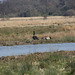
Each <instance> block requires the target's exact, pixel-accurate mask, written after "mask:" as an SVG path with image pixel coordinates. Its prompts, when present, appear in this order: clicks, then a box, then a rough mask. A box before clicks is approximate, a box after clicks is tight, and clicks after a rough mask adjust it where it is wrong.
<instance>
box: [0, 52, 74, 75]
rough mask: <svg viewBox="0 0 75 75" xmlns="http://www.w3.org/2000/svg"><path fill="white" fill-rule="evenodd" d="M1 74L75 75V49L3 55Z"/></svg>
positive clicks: (0, 59)
mask: <svg viewBox="0 0 75 75" xmlns="http://www.w3.org/2000/svg"><path fill="white" fill-rule="evenodd" d="M0 75H75V51H70V52H68V51H60V52H48V53H35V54H30V55H27V56H26V55H20V56H8V57H1V58H0Z"/></svg>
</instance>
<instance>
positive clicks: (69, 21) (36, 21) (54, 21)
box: [0, 16, 75, 27]
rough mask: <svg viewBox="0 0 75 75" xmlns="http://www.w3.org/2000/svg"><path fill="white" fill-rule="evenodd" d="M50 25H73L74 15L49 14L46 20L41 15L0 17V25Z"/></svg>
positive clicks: (74, 22)
mask: <svg viewBox="0 0 75 75" xmlns="http://www.w3.org/2000/svg"><path fill="white" fill-rule="evenodd" d="M50 25H75V17H74V16H72V17H69V16H67V17H64V16H50V17H48V18H47V19H46V20H44V19H43V17H25V18H24V17H22V18H20V17H18V18H16V17H14V18H10V19H7V20H4V21H3V20H2V18H0V27H27V26H50Z"/></svg>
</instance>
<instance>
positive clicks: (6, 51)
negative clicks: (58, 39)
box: [0, 43, 75, 57]
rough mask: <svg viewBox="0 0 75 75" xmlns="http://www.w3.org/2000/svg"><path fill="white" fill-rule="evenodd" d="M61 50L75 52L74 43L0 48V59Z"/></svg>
mask: <svg viewBox="0 0 75 75" xmlns="http://www.w3.org/2000/svg"><path fill="white" fill-rule="evenodd" d="M61 50H68V51H75V43H58V44H38V45H18V46H0V57H1V56H12V55H24V54H25V55H27V54H30V53H35V52H52V51H61Z"/></svg>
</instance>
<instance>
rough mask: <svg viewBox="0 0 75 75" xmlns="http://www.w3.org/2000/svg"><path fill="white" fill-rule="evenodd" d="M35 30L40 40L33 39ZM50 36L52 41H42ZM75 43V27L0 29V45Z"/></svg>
mask: <svg viewBox="0 0 75 75" xmlns="http://www.w3.org/2000/svg"><path fill="white" fill-rule="evenodd" d="M33 30H35V32H36V36H37V37H38V38H39V40H36V41H34V40H33V39H32V34H33ZM45 36H49V37H51V38H52V39H50V40H42V39H41V38H42V37H45ZM59 42H75V26H71V25H68V26H67V25H57V26H55V25H51V26H33V27H4V28H0V45H4V46H5V45H8V46H9V45H23V44H38V43H59Z"/></svg>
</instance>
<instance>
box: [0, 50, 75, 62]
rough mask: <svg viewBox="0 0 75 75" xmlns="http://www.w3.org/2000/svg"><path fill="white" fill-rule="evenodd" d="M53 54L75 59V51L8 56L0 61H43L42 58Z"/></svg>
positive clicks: (0, 58)
mask: <svg viewBox="0 0 75 75" xmlns="http://www.w3.org/2000/svg"><path fill="white" fill-rule="evenodd" d="M51 54H56V55H59V56H60V55H63V56H70V57H71V56H72V57H75V51H57V52H43V53H40V52H37V53H33V54H32V53H31V54H28V55H15V56H6V57H5V56H2V57H0V61H12V60H23V59H24V58H28V57H36V58H37V59H41V58H47V56H49V55H51ZM36 58H34V59H36Z"/></svg>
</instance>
